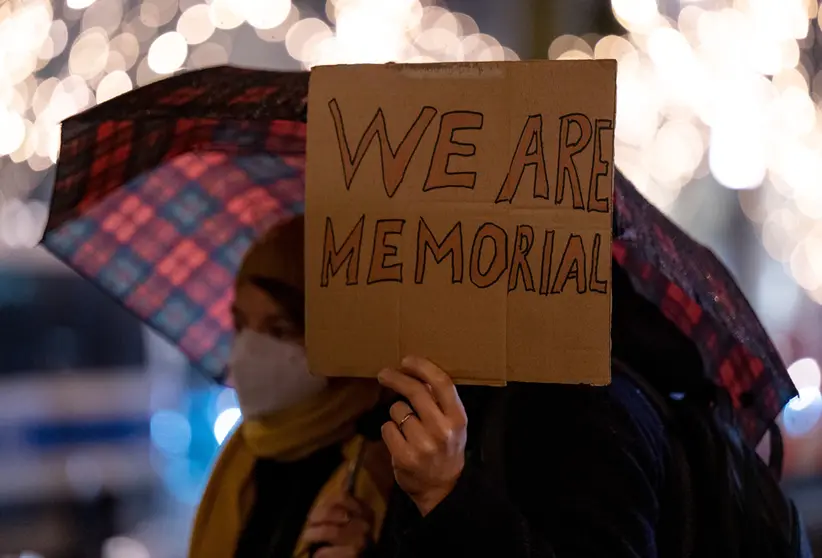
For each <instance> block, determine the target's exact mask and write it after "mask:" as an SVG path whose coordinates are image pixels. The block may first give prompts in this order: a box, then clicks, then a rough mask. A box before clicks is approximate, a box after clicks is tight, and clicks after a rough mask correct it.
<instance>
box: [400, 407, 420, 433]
mask: <svg viewBox="0 0 822 558" xmlns="http://www.w3.org/2000/svg"><path fill="white" fill-rule="evenodd" d="M415 416H417V413H415V412H414V411H411V412H410V413H408V414H407V415H405V416H404V417H402V420H401V421H400V422H399V423H398V426H399V428H400V432H402V427H403V426H405V423H406V422H408V419H410V418H411V417H415Z"/></svg>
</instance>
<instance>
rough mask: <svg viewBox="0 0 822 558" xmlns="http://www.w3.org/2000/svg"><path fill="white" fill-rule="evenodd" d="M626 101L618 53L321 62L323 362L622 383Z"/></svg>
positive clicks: (319, 349)
mask: <svg viewBox="0 0 822 558" xmlns="http://www.w3.org/2000/svg"><path fill="white" fill-rule="evenodd" d="M365 84H367V85H368V86H367V87H365V86H364V85H365ZM615 106H616V65H615V64H614V63H613V61H585V62H583V61H571V62H567V63H566V62H548V61H545V62H516V63H514V62H512V63H480V64H441V65H436V64H433V65H387V66H367V65H364V66H346V67H343V66H331V67H328V66H327V67H320V68H315V69H314V70H313V71H312V76H311V86H310V88H309V109H308V110H309V115H310V117H309V130H308V148H307V154H308V164H307V168H306V192H307V196H306V289H307V291H306V308H307V310H306V343H307V346H308V351H309V362H310V365H311V367H312V369H313V370H315V371H316V372H317V373H321V374H325V375H330V376H373V375H375V374H376V373H377V372H378V371H379V369H380V368H381V367H383V366H386V365H390V364H391V363H397V362H399V359H400V358H401V357H402V356H403V355H404V354H408V353H416V354H424V355H426V356H428V357H429V358H431V359H432V360H434V361H435V362H437V363H438V364H439V365H440V366H442V367H443V368H444V369H445V370H447V371H448V372H449V373H451V375H452V376H453V377H454V378H455V379H457V380H458V381H472V382H480V383H499V382H500V381H508V380H518V381H537V382H572V383H594V384H603V383H607V381H608V380H609V378H610V339H609V336H610V308H611V299H610V296H611V293H610V279H611V257H610V252H611V210H612V208H611V189H612V184H613V172H614V171H613V132H614V115H615Z"/></svg>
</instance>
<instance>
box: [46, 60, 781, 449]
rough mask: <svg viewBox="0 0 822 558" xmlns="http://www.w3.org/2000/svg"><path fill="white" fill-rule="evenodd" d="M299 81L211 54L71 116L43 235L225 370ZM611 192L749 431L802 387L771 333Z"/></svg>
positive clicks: (290, 135)
mask: <svg viewBox="0 0 822 558" xmlns="http://www.w3.org/2000/svg"><path fill="white" fill-rule="evenodd" d="M307 92H308V74H307V73H282V72H270V71H263V70H245V69H238V68H231V67H217V68H211V69H207V70H201V71H197V72H192V73H188V74H182V75H178V76H175V77H172V78H169V79H166V80H164V81H161V82H156V83H154V84H151V85H149V86H147V87H143V88H141V89H138V90H136V91H133V92H131V93H128V94H125V95H122V96H120V97H117V98H115V99H113V100H111V101H108V102H106V103H104V104H102V105H99V106H98V107H95V108H93V109H91V110H89V111H87V112H84V113H82V114H79V115H77V116H74V117H72V118H70V119H69V120H67V121H66V122H64V123H63V140H62V147H61V151H60V159H59V161H58V166H57V172H56V177H55V187H54V197H53V200H52V210H51V214H50V217H49V222H48V225H47V227H46V233H45V235H44V238H43V244H44V245H45V246H46V248H47V249H48V250H50V251H51V252H52V253H53V254H55V255H56V256H57V257H58V258H60V259H62V260H63V261H64V262H66V263H67V264H68V265H69V266H71V267H72V268H73V269H75V270H77V271H78V272H79V273H80V274H82V275H83V276H85V277H87V278H88V279H89V280H90V281H92V282H94V283H96V284H97V285H99V286H100V287H101V288H103V289H104V290H105V291H106V292H108V293H110V294H111V295H112V296H113V297H114V298H115V299H117V300H118V301H120V302H121V303H122V304H124V305H125V306H126V307H127V308H128V309H129V310H131V311H132V312H134V313H135V314H136V315H137V316H138V317H139V318H140V319H141V320H143V321H145V322H146V323H147V324H149V325H150V326H152V327H153V328H154V329H156V330H158V331H159V332H160V333H161V334H163V335H164V336H165V337H167V338H168V339H169V340H170V341H172V342H173V343H175V344H176V345H178V346H179V347H180V349H181V350H182V351H183V352H184V353H185V354H186V355H187V356H188V357H189V359H190V360H191V361H192V363H193V364H195V365H196V366H198V367H199V368H202V369H203V370H204V371H205V372H207V373H209V374H210V375H212V376H213V377H215V378H218V379H219V378H222V377H223V376H224V370H225V363H226V359H227V354H228V347H229V344H230V339H231V333H232V332H231V319H230V314H229V306H230V302H231V301H230V297H231V294H230V293H231V290H232V284H233V277H234V275H235V273H236V271H237V268H238V266H239V262H240V258H241V256H242V254H243V252H244V251H245V249H246V248H247V247H248V245H249V244H250V242H251V241H252V240H253V239H254V238H256V237H258V236H259V235H261V234H262V233H263V232H264V231H266V230H267V229H268V228H269V227H271V226H273V225H274V224H276V222H277V221H278V220H280V219H282V218H284V217H286V216H290V215H292V214H294V213H297V212H301V211H302V208H303V201H304V187H303V177H304V170H305V133H306V126H305V120H306V94H307ZM614 199H615V204H614V213H615V237H614V243H613V256H614V259H615V260H616V261H617V262H618V263H619V265H620V266H621V267H622V268H623V269H624V270H625V271H626V272H627V274H628V275H629V277H630V280H631V282H632V284H633V286H634V288H635V289H636V291H637V292H638V293H640V294H641V295H642V296H644V297H645V298H647V299H648V300H649V301H651V302H653V303H654V304H655V305H656V306H657V307H658V308H659V309H660V310H661V311H662V312H663V313H664V315H665V316H666V317H667V318H668V319H669V320H671V321H672V322H673V323H674V324H675V325H676V326H677V327H678V328H679V329H680V330H681V331H682V333H684V334H685V335H686V336H688V337H689V338H691V339H692V340H693V341H694V342H695V344H696V345H697V347H698V348H699V350H700V352H701V355H702V359H703V362H704V364H705V370H706V374H707V375H708V376H709V378H710V379H711V380H712V381H714V382H715V383H716V384H717V385H719V386H721V387H724V388H725V389H726V390H727V392H728V393H729V394H730V399H731V401H732V404H733V410H734V413H735V416H736V418H737V419H738V423H739V426H740V428H741V430H742V431H743V433H744V434H745V436H746V438H747V439H748V440H749V441H750V442H752V443H755V442H756V441H758V440H759V438H761V436H762V435H763V433H764V432H765V430H766V429H767V427H768V426H769V425H770V424H771V422H772V421H773V419H774V418H775V417H776V415H777V414H778V413H779V412H780V410H781V409H782V407H783V406H784V404H785V403H786V402H787V401H788V400H789V399H790V398H791V397H793V396H795V395H796V392H795V389H794V386H793V384H792V382H791V380H790V378H789V376H788V374H787V371H786V370H785V366H784V364H783V363H782V360H781V359H780V357H779V355H778V353H777V351H776V349H775V348H774V346H773V344H772V342H771V340H770V338H769V337H768V335H767V334H766V332H765V330H764V328H763V327H762V325H761V324H760V322H759V320H758V319H757V317H756V315H755V313H754V312H753V310H752V309H751V307H750V305H749V304H748V302H747V301H746V299H745V297H744V296H743V294H742V293H741V291H740V289H739V287H738V286H737V285H736V283H735V281H734V280H733V278H732V277H731V275H730V274H729V272H728V271H727V270H726V269H725V267H724V266H723V265H722V264H721V263H720V262H719V260H718V259H717V258H716V257H715V256H714V255H713V253H712V252H711V251H710V250H708V249H707V248H705V247H704V246H702V245H700V244H698V243H696V242H695V241H694V240H693V239H691V238H690V237H689V236H687V235H686V234H685V233H684V232H683V231H682V230H681V229H679V228H678V227H677V226H676V225H674V224H673V223H672V222H671V221H669V220H668V219H667V218H666V217H665V216H664V215H662V213H660V212H659V211H658V210H657V209H656V208H654V207H653V206H652V205H651V204H649V203H648V202H647V201H646V200H645V199H644V198H643V197H642V196H641V195H640V194H639V193H638V192H637V191H636V189H635V188H634V187H633V185H632V184H631V183H630V182H629V181H628V180H627V179H625V177H624V176H622V175H621V174H620V173H617V177H616V181H615V195H614Z"/></svg>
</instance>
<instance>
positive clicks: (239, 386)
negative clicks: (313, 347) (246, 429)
mask: <svg viewBox="0 0 822 558" xmlns="http://www.w3.org/2000/svg"><path fill="white" fill-rule="evenodd" d="M229 367H230V369H231V376H232V379H233V382H234V388H235V389H236V390H237V399H238V400H239V402H240V410H241V411H242V412H243V416H246V417H249V418H252V417H257V416H260V415H264V414H267V413H272V412H275V411H282V410H283V409H287V408H289V407H292V406H294V405H296V404H298V403H300V402H302V401H304V400H306V399H307V398H309V397H311V396H312V395H314V394H316V393H319V392H320V391H322V390H323V389H324V388H325V386H326V384H327V380H326V379H325V378H322V377H320V376H314V375H312V374H311V373H310V372H309V371H308V360H307V359H306V355H305V349H304V348H303V347H302V346H300V345H298V344H296V343H290V342H288V341H282V340H280V339H276V338H274V337H271V336H270V335H263V334H262V333H257V332H256V331H254V330H251V329H244V330H242V331H240V332H239V333H238V334H237V335H236V336H235V337H234V344H233V345H232V347H231V357H230V360H229Z"/></svg>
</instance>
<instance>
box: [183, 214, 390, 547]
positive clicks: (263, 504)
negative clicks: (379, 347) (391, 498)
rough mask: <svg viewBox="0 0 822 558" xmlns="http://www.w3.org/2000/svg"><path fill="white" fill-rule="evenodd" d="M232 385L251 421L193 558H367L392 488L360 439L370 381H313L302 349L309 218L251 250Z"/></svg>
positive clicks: (238, 299)
mask: <svg viewBox="0 0 822 558" xmlns="http://www.w3.org/2000/svg"><path fill="white" fill-rule="evenodd" d="M232 311H233V319H234V324H235V330H236V337H235V340H234V345H233V347H232V352H231V358H230V364H229V374H230V375H229V378H230V383H231V384H232V385H233V386H234V387H235V388H236V390H237V397H238V399H239V402H240V408H241V410H242V413H243V422H242V424H241V425H240V426H239V428H238V429H237V431H236V432H235V433H234V434H233V436H232V437H231V438H230V439H229V440H228V442H227V443H226V445H225V447H224V449H223V451H222V454H221V455H220V458H219V460H218V462H217V464H216V465H215V467H214V471H213V473H212V475H211V478H210V480H209V483H208V487H207V488H206V491H205V494H204V496H203V499H202V502H201V504H200V507H199V510H198V513H197V518H196V520H195V524H194V531H193V534H192V541H191V548H190V552H189V555H190V556H191V557H192V558H201V557H213V558H232V557H237V558H245V557H249V558H266V557H290V556H296V557H308V556H314V557H316V558H334V557H343V556H352V557H353V556H363V555H366V553H367V552H368V551H369V549H370V547H371V544H372V542H373V541H374V540H376V539H377V538H378V535H379V532H380V530H381V527H382V522H383V517H384V515H385V509H386V506H387V498H388V494H389V493H390V491H391V489H392V487H393V476H392V469H391V463H390V456H389V454H388V453H387V450H386V448H385V446H384V445H383V444H382V442H381V441H379V438H378V437H377V441H369V440H367V439H365V438H364V437H363V436H361V435H359V434H358V426H357V425H358V419H361V417H362V416H363V415H364V414H366V413H367V412H368V411H370V410H371V409H373V408H374V407H375V406H376V405H377V403H378V400H379V396H380V388H379V385H378V384H377V382H374V381H373V380H353V379H330V380H327V379H325V378H321V377H318V376H313V375H311V373H310V372H309V371H308V368H307V361H306V356H305V350H304V346H303V332H304V330H303V320H304V313H303V220H302V218H295V219H294V220H292V221H290V222H288V223H285V224H281V225H279V226H277V227H276V228H275V229H274V230H272V231H271V232H270V233H269V234H268V235H267V236H266V237H265V238H263V239H262V240H261V241H260V242H258V243H256V244H254V245H253V246H252V248H251V249H250V250H249V252H248V253H247V254H246V256H245V259H244V261H243V263H242V266H241V268H240V272H239V274H238V277H237V281H236V296H235V301H234V305H233V308H232Z"/></svg>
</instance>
